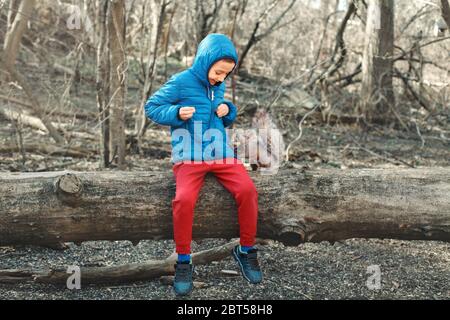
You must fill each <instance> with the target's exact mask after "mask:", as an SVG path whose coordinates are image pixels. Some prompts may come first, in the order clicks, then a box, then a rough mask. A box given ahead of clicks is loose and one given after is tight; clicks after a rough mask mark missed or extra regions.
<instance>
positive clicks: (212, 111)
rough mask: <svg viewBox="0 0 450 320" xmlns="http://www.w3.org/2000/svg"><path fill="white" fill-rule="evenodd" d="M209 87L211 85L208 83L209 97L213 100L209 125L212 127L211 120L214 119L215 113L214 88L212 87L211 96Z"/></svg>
mask: <svg viewBox="0 0 450 320" xmlns="http://www.w3.org/2000/svg"><path fill="white" fill-rule="evenodd" d="M209 89H210V87H209V85H208V99H210V100H211V114H210V115H209V123H208V126H209V127H211V120H212V118H213V115H214V90H213V89H212V88H211V97H210V94H209Z"/></svg>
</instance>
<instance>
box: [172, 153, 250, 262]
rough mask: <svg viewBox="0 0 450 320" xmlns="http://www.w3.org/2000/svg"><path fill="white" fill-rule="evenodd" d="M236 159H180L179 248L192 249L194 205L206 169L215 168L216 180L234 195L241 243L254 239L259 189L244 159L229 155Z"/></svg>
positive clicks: (175, 213)
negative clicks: (220, 161) (219, 161)
mask: <svg viewBox="0 0 450 320" xmlns="http://www.w3.org/2000/svg"><path fill="white" fill-rule="evenodd" d="M227 160H228V161H232V162H233V163H225V162H224V163H217V161H216V163H215V162H213V161H203V162H199V161H197V162H178V163H175V165H174V166H173V168H172V170H173V174H174V176H175V180H176V195H175V198H174V199H173V200H172V208H173V230H174V238H175V239H174V240H175V244H176V251H177V253H179V254H189V253H190V252H191V241H192V224H193V220H194V208H195V204H196V202H197V197H198V194H199V191H200V189H201V187H202V186H203V182H204V178H205V175H206V173H207V172H213V173H214V175H215V176H216V178H217V180H218V181H219V182H220V183H221V184H222V185H223V186H224V187H225V189H227V190H228V191H229V192H231V194H232V195H233V196H234V198H235V200H236V204H237V207H238V221H239V227H240V244H241V245H242V246H252V245H254V243H255V236H256V224H257V218H258V193H257V190H256V187H255V185H254V184H253V181H252V179H251V178H250V176H249V174H248V173H247V170H246V169H245V167H244V165H243V164H242V162H241V161H240V160H238V159H234V158H228V159H227Z"/></svg>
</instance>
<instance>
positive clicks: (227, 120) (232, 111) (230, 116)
mask: <svg viewBox="0 0 450 320" xmlns="http://www.w3.org/2000/svg"><path fill="white" fill-rule="evenodd" d="M218 93H219V100H220V101H219V105H220V104H222V103H225V104H226V105H227V106H228V109H229V112H228V113H227V115H225V116H223V117H222V121H223V126H224V127H228V126H230V125H231V124H232V123H233V122H234V120H236V116H237V108H236V106H235V105H234V104H233V103H232V102H231V101H229V100H227V99H225V98H224V94H225V84H224V85H223V88H221V89H220V90H219V92H218Z"/></svg>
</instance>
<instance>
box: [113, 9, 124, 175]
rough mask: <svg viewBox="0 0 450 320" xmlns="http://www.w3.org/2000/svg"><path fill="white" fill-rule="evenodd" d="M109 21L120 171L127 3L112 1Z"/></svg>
mask: <svg viewBox="0 0 450 320" xmlns="http://www.w3.org/2000/svg"><path fill="white" fill-rule="evenodd" d="M110 6H111V8H110V10H111V17H110V21H109V36H110V39H109V40H110V42H109V44H110V59H111V71H110V77H111V84H110V86H111V89H110V90H111V92H110V94H111V106H110V114H111V117H110V123H109V135H110V137H109V138H110V139H109V142H110V145H109V152H110V153H112V154H111V156H110V159H111V161H112V162H114V163H115V164H116V165H117V166H118V167H119V168H120V169H124V168H125V152H126V150H125V148H126V146H125V97H126V86H125V84H126V72H127V70H126V69H127V68H126V64H127V61H126V54H125V2H124V0H116V1H112V2H111V4H110Z"/></svg>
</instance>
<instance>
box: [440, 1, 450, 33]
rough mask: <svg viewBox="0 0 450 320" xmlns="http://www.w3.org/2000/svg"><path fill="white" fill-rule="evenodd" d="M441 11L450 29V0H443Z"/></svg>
mask: <svg viewBox="0 0 450 320" xmlns="http://www.w3.org/2000/svg"><path fill="white" fill-rule="evenodd" d="M441 13H442V18H443V19H444V21H445V23H446V24H447V27H448V29H449V30H450V5H449V3H448V0H441Z"/></svg>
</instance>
